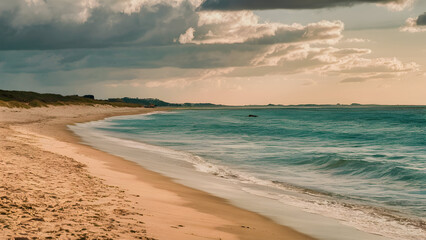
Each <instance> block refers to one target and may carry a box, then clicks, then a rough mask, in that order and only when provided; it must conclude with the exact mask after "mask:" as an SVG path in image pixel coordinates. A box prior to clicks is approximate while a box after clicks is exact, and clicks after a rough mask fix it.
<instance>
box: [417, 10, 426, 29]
mask: <svg viewBox="0 0 426 240" xmlns="http://www.w3.org/2000/svg"><path fill="white" fill-rule="evenodd" d="M416 24H417V25H418V26H425V25H426V12H425V13H423V14H422V15H420V16H419V17H418V18H417V21H416Z"/></svg>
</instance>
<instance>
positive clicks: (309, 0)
mask: <svg viewBox="0 0 426 240" xmlns="http://www.w3.org/2000/svg"><path fill="white" fill-rule="evenodd" d="M360 3H377V4H385V5H387V6H389V7H391V8H394V9H396V8H397V7H401V6H403V7H406V6H407V5H409V4H408V3H412V0H297V1H285V0H284V1H283V0H263V1H259V0H205V1H204V2H203V3H202V4H201V6H200V8H199V9H200V10H230V11H236V10H264V9H318V8H330V7H340V6H352V5H355V4H360Z"/></svg>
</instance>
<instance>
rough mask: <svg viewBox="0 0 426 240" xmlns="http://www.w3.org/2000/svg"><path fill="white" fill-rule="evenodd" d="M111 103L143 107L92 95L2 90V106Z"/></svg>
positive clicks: (113, 104) (121, 105) (0, 101)
mask: <svg viewBox="0 0 426 240" xmlns="http://www.w3.org/2000/svg"><path fill="white" fill-rule="evenodd" d="M96 104H100V105H111V106H117V107H141V105H140V104H132V103H125V102H109V101H105V100H95V99H94V97H93V98H92V95H87V96H85V97H80V96H77V95H73V96H62V95H59V94H51V93H47V94H41V93H36V92H25V91H6V90H0V106H3V107H10V108H14V107H18V108H30V107H46V106H48V105H96Z"/></svg>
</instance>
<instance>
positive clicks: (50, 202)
mask: <svg viewBox="0 0 426 240" xmlns="http://www.w3.org/2000/svg"><path fill="white" fill-rule="evenodd" d="M157 110H158V109H157ZM149 111H154V110H152V109H132V108H114V107H109V106H94V107H90V106H62V107H49V108H32V109H7V108H0V139H1V141H0V229H3V230H1V232H0V239H15V238H17V239H19V238H21V239H162V240H175V239H176V240H179V239H182V240H183V239H185V240H190V239H256V240H259V239H268V240H269V239H312V238H310V237H308V236H306V235H304V234H301V233H299V232H296V231H294V230H292V229H291V228H288V227H285V226H281V225H279V224H276V223H275V222H273V221H271V220H270V219H268V218H265V217H263V216H261V215H259V214H256V213H253V212H250V211H246V210H243V209H240V208H238V207H235V206H233V205H231V204H229V203H227V202H226V201H225V200H223V199H220V198H217V197H214V196H211V195H209V194H207V193H204V192H202V191H198V190H195V189H192V188H189V187H185V186H183V185H180V184H177V183H175V182H173V180H172V179H170V178H167V177H164V176H162V175H160V174H158V173H155V172H152V171H148V170H146V169H144V168H142V167H141V166H139V165H137V164H135V163H133V162H130V161H127V160H125V159H122V158H119V157H116V156H113V155H110V154H107V153H104V152H102V151H99V150H96V149H93V148H91V147H88V146H86V145H83V144H80V143H79V139H78V138H77V137H76V136H74V135H73V134H72V133H70V132H69V131H68V130H67V128H66V125H68V124H72V123H76V122H86V121H93V120H98V119H103V118H105V117H110V116H116V115H129V114H140V113H146V112H149ZM143 157H144V156H141V158H142V159H143Z"/></svg>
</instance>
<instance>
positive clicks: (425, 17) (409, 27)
mask: <svg viewBox="0 0 426 240" xmlns="http://www.w3.org/2000/svg"><path fill="white" fill-rule="evenodd" d="M400 30H401V31H403V32H410V33H418V32H426V12H425V13H423V14H422V15H420V16H418V17H417V18H408V19H407V20H406V21H405V26H403V27H402V28H400Z"/></svg>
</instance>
